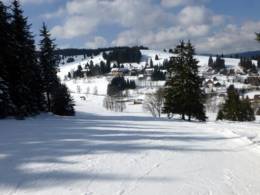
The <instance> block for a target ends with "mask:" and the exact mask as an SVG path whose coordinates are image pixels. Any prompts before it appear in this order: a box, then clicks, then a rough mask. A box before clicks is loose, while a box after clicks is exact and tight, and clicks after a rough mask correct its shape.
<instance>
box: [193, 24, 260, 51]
mask: <svg viewBox="0 0 260 195" xmlns="http://www.w3.org/2000/svg"><path fill="white" fill-rule="evenodd" d="M259 29H260V22H252V21H250V22H245V23H244V24H242V25H240V26H238V25H234V24H229V25H227V27H226V28H224V29H223V30H222V31H219V32H217V33H214V34H213V35H211V36H208V37H206V38H204V39H201V40H200V42H198V43H197V48H198V50H200V51H202V52H217V53H222V52H224V53H234V52H240V51H248V50H258V49H259V43H258V42H256V41H255V32H258V31H259Z"/></svg>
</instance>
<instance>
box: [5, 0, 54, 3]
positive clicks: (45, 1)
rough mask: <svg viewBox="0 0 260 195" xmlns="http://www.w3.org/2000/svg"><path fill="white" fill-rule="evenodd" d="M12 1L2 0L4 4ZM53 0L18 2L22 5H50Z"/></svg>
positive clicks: (24, 0) (25, 0) (22, 0)
mask: <svg viewBox="0 0 260 195" xmlns="http://www.w3.org/2000/svg"><path fill="white" fill-rule="evenodd" d="M12 1H13V0H3V2H4V3H6V4H10V3H11V2H12ZM54 1H55V0H20V1H19V2H21V3H22V4H42V3H52V2H54Z"/></svg>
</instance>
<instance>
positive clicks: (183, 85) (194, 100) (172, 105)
mask: <svg viewBox="0 0 260 195" xmlns="http://www.w3.org/2000/svg"><path fill="white" fill-rule="evenodd" d="M175 53H177V57H176V58H174V59H173V60H172V64H171V66H170V69H169V72H170V75H171V77H170V79H169V81H167V83H166V90H165V105H164V112H166V113H167V114H168V115H169V114H180V115H181V116H182V119H184V120H185V116H186V115H187V116H188V120H191V118H192V117H193V118H196V119H198V120H200V121H205V120H206V115H205V108H204V105H203V103H204V100H205V95H204V92H203V91H202V90H201V86H202V79H201V78H200V77H199V76H198V61H197V60H196V59H194V57H193V55H194V54H195V49H194V48H193V46H192V45H191V43H190V42H188V43H187V44H185V43H184V42H183V41H182V42H181V43H180V45H178V46H177V47H176V49H175Z"/></svg>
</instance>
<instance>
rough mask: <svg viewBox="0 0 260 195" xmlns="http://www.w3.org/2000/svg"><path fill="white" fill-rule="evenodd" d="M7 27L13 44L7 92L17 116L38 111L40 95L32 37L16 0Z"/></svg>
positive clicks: (38, 73)
mask: <svg viewBox="0 0 260 195" xmlns="http://www.w3.org/2000/svg"><path fill="white" fill-rule="evenodd" d="M11 27H12V33H13V38H14V44H15V47H14V48H13V50H12V52H13V53H12V54H13V56H14V57H13V60H12V62H11V63H10V65H9V66H10V68H9V76H10V77H9V83H10V94H11V97H12V100H13V102H14V104H15V105H16V108H17V115H18V116H19V117H24V116H28V115H32V114H37V113H39V112H40V111H42V110H43V108H42V106H43V100H44V98H43V94H42V90H41V86H40V84H41V80H40V78H41V72H40V66H39V65H38V63H37V56H36V49H35V45H34V39H33V36H32V33H31V32H30V25H29V24H28V23H27V18H26V17H24V16H23V11H22V9H21V6H20V4H19V2H18V1H17V0H14V1H13V3H12V22H11Z"/></svg>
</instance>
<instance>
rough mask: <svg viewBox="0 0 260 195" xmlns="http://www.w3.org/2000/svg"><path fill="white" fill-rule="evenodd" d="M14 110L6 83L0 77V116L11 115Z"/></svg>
mask: <svg viewBox="0 0 260 195" xmlns="http://www.w3.org/2000/svg"><path fill="white" fill-rule="evenodd" d="M13 112H14V105H13V104H12V100H11V97H10V95H9V89H8V85H7V83H6V82H5V81H4V80H3V79H2V78H1V77H0V118H5V117H7V116H10V115H12V114H13Z"/></svg>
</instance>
